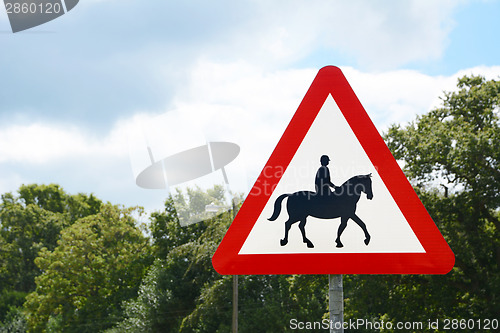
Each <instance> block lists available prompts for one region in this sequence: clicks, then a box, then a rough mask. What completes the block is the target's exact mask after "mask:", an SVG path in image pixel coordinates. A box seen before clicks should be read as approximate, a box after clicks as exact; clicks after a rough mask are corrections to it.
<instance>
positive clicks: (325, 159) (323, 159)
mask: <svg viewBox="0 0 500 333" xmlns="http://www.w3.org/2000/svg"><path fill="white" fill-rule="evenodd" d="M319 160H320V162H321V165H325V166H326V165H328V162H330V158H329V157H328V156H327V155H323V156H321V158H320V159H319Z"/></svg>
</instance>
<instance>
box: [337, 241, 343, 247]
mask: <svg viewBox="0 0 500 333" xmlns="http://www.w3.org/2000/svg"><path fill="white" fill-rule="evenodd" d="M335 243H337V247H344V244H342V243H341V242H340V241H335Z"/></svg>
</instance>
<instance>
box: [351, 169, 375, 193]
mask: <svg viewBox="0 0 500 333" xmlns="http://www.w3.org/2000/svg"><path fill="white" fill-rule="evenodd" d="M371 177H372V174H371V173H369V174H367V175H360V176H357V177H355V179H356V185H355V186H354V189H355V193H356V194H357V195H361V192H365V193H366V198H367V199H368V200H371V199H373V191H372V178H371Z"/></svg>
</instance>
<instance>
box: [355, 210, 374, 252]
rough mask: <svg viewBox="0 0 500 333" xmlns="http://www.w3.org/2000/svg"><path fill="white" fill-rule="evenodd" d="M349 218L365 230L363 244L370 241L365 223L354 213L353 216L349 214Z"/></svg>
mask: <svg viewBox="0 0 500 333" xmlns="http://www.w3.org/2000/svg"><path fill="white" fill-rule="evenodd" d="M351 219H352V220H353V221H354V222H356V223H357V224H358V225H359V226H360V227H361V229H363V231H364V232H365V244H366V245H368V244H369V243H370V239H371V236H370V234H369V233H368V230H367V229H366V224H365V223H364V222H363V221H361V219H360V218H359V217H358V216H357V215H356V214H354V216H351Z"/></svg>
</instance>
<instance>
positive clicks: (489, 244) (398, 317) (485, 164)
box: [345, 76, 500, 322]
mask: <svg viewBox="0 0 500 333" xmlns="http://www.w3.org/2000/svg"><path fill="white" fill-rule="evenodd" d="M458 88H459V90H458V91H457V92H452V93H446V94H445V97H444V99H443V106H442V107H441V108H438V109H435V110H432V111H430V112H429V113H427V114H425V115H422V116H420V117H418V118H417V119H416V120H415V121H414V122H412V123H410V124H409V125H407V126H405V127H401V126H398V125H394V126H392V127H391V128H390V129H389V131H388V133H387V134H386V137H385V138H386V141H387V142H388V146H389V148H390V149H391V150H392V152H393V154H394V156H395V157H396V158H397V159H400V160H402V161H404V163H405V164H404V165H405V167H404V171H405V173H406V175H407V176H408V177H409V178H410V179H411V181H412V182H413V183H414V185H415V189H416V191H417V194H418V195H419V197H420V199H421V200H422V202H423V203H424V205H425V207H426V208H427V210H428V211H429V213H430V214H431V216H432V217H433V220H434V222H435V223H436V225H437V226H438V228H439V229H440V231H441V233H442V234H443V236H444V237H445V239H446V240H447V242H448V243H449V245H450V247H451V249H452V250H453V251H454V253H455V257H456V263H455V267H454V268H453V270H452V271H451V272H450V273H449V274H447V275H444V276H424V275H403V276H398V275H394V276H393V275H390V276H385V275H384V276H368V277H367V276H348V277H347V278H346V279H345V290H346V297H347V300H346V315H347V318H373V319H376V320H378V321H380V320H381V319H384V320H385V321H388V320H389V321H393V322H395V321H422V322H426V321H427V320H428V319H438V318H439V319H444V318H457V319H484V318H497V317H498V313H500V300H499V295H500V274H499V273H500V272H499V266H500V235H499V227H500V220H499V217H500V216H499V207H500V194H499V193H500V191H499V190H500V170H499V157H500V156H499V154H500V120H499V106H500V82H497V81H494V80H493V81H486V80H485V79H484V78H481V77H476V76H472V77H463V78H461V79H460V80H459V82H458Z"/></svg>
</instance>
